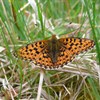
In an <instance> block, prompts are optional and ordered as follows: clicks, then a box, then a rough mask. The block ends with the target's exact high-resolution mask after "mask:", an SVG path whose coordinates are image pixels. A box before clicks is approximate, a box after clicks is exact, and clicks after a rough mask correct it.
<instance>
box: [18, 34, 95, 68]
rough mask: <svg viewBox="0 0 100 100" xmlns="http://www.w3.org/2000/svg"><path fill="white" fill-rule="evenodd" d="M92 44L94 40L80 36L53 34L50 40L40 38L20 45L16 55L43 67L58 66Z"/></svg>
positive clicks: (89, 47) (69, 60)
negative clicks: (23, 45)
mask: <svg viewBox="0 0 100 100" xmlns="http://www.w3.org/2000/svg"><path fill="white" fill-rule="evenodd" d="M93 46H94V41H93V40H89V39H84V38H83V39H80V38H61V39H57V38H56V36H55V35H53V36H52V38H51V40H42V41H38V42H35V43H33V44H29V45H27V46H25V47H21V48H20V49H19V50H18V52H17V55H18V56H19V57H21V58H22V59H25V60H30V61H32V62H33V63H34V64H35V65H39V66H40V67H43V68H49V69H52V68H58V67H62V66H63V65H65V64H67V63H68V62H71V61H72V60H73V59H74V58H75V56H76V55H78V54H80V53H81V52H84V51H87V50H88V49H91V48H92V47H93Z"/></svg>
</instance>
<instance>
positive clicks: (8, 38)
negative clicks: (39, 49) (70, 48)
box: [0, 0, 100, 100]
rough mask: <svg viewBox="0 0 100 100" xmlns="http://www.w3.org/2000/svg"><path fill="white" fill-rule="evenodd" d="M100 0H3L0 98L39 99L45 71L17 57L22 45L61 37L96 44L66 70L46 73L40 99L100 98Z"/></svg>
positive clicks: (91, 99)
mask: <svg viewBox="0 0 100 100" xmlns="http://www.w3.org/2000/svg"><path fill="white" fill-rule="evenodd" d="M99 6H100V1H99V0H83V1H79V0H76V1H73V0H70V1H68V0H62V1H57V0H47V1H45V0H41V1H40V2H39V3H38V2H37V1H36V2H35V1H33V2H32V1H31V2H29V3H28V1H26V0H23V1H20V0H18V1H17V0H14V1H13V0H11V1H9V0H4V1H1V2H0V98H2V99H7V100H9V99H12V100H15V99H35V98H36V97H37V94H38V84H39V79H40V72H41V69H39V68H34V67H33V66H31V64H29V63H28V62H23V61H22V60H20V59H17V58H15V57H14V56H13V54H12V53H13V51H16V50H17V49H18V48H19V47H20V46H23V45H26V44H29V43H32V42H34V41H38V40H43V39H49V38H50V37H51V36H52V34H56V35H57V36H59V37H68V36H69V37H71V36H72V37H80V38H89V39H92V40H94V41H95V44H96V46H95V47H94V48H93V49H92V50H91V51H89V52H87V53H85V54H80V55H79V56H77V57H76V58H75V59H74V61H73V62H71V63H69V64H68V65H65V66H64V68H62V69H57V70H44V80H43V84H42V93H41V97H40V98H41V99H48V100H75V99H76V100H83V99H84V100H99V98H100V88H99V84H100V81H99V80H100V75H99V73H100V70H99V67H100V56H99V55H100V45H99V44H100V29H99V27H100V26H99V24H100V21H99V17H100V15H99V11H100V7H99Z"/></svg>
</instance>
